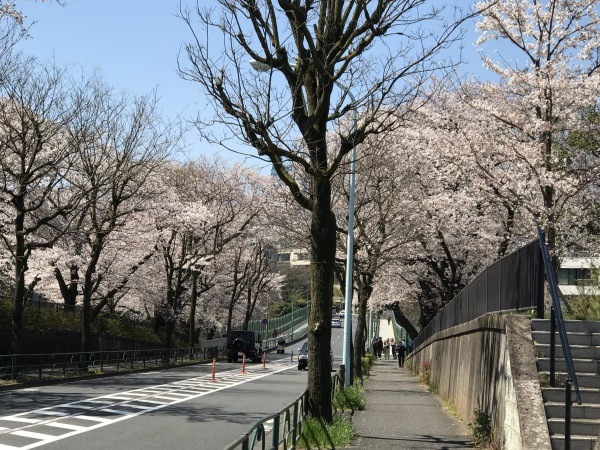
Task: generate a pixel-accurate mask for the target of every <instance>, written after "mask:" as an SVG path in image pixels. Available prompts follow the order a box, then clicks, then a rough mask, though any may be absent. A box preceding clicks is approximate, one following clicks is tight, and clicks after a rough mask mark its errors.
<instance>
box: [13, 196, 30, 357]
mask: <svg viewBox="0 0 600 450" xmlns="http://www.w3.org/2000/svg"><path fill="white" fill-rule="evenodd" d="M16 205H17V207H18V206H21V209H19V211H22V209H23V208H24V201H23V199H22V198H19V199H18V202H17V204H16ZM24 226H25V217H24V215H23V214H22V213H19V214H17V217H16V219H15V253H16V255H17V257H16V258H15V291H14V296H13V310H12V323H11V328H12V336H11V348H12V352H13V353H20V351H19V350H20V347H19V344H20V343H19V340H20V335H21V329H22V327H23V311H24V309H25V296H26V294H27V293H26V289H25V272H26V271H27V256H28V255H27V251H26V249H25V237H24V236H23V229H24Z"/></svg>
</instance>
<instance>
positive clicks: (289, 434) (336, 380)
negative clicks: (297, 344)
mask: <svg viewBox="0 0 600 450" xmlns="http://www.w3.org/2000/svg"><path fill="white" fill-rule="evenodd" d="M341 386H343V375H340V373H336V374H335V375H333V376H332V377H331V400H332V401H333V398H334V397H335V394H336V392H337V391H338V390H339V389H342V390H343V387H341ZM352 413H354V409H352ZM336 414H337V411H336ZM307 415H308V390H305V391H304V392H303V393H302V395H300V397H298V398H297V399H296V400H294V402H293V403H290V404H289V405H288V406H286V407H285V408H283V409H282V410H280V411H279V412H276V413H274V414H270V415H268V416H266V417H264V418H262V419H261V420H259V421H258V422H256V423H255V424H254V425H252V427H250V429H249V430H248V431H247V432H246V433H244V434H242V435H241V436H240V437H239V438H238V439H237V440H236V441H235V442H233V443H232V444H230V445H229V446H227V447H225V449H224V450H235V449H238V448H240V449H241V450H253V449H254V445H255V444H256V443H257V442H261V445H262V446H261V447H260V448H261V450H276V449H279V448H285V449H289V450H294V449H295V448H296V444H297V443H298V441H299V440H300V438H301V437H302V424H303V423H304V419H305V418H306V416H307ZM282 416H283V421H282V420H281V417H282ZM270 420H273V428H272V433H273V436H272V438H271V446H270V447H266V445H267V441H266V435H267V432H266V430H265V423H266V422H269V421H270ZM282 424H283V426H282Z"/></svg>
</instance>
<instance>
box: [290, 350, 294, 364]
mask: <svg viewBox="0 0 600 450" xmlns="http://www.w3.org/2000/svg"><path fill="white" fill-rule="evenodd" d="M290 362H294V350H292V354H291V355H290Z"/></svg>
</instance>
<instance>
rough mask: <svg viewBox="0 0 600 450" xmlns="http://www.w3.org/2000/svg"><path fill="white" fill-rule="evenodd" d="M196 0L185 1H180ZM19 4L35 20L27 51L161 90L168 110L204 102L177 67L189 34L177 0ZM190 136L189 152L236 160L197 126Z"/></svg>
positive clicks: (136, 90)
mask: <svg viewBox="0 0 600 450" xmlns="http://www.w3.org/2000/svg"><path fill="white" fill-rule="evenodd" d="M192 1H193V0H190V1H186V0H182V4H184V5H185V4H192ZM16 3H17V5H16V7H17V9H18V10H19V11H21V12H22V13H23V14H24V15H25V16H26V24H28V25H29V24H32V22H35V23H33V25H32V26H31V28H30V31H29V35H30V38H29V39H27V40H26V41H25V42H23V43H22V45H21V48H22V49H23V50H24V51H25V52H26V53H27V54H30V55H33V56H36V57H38V58H41V59H42V60H49V59H55V60H56V62H57V63H58V65H59V66H62V65H65V64H74V65H75V66H76V67H79V66H81V67H82V68H83V69H84V71H85V72H87V73H91V72H92V71H93V70H96V69H100V70H101V73H102V75H103V78H104V79H105V80H106V81H107V82H108V83H109V84H111V85H113V86H114V87H116V88H118V89H123V90H125V91H127V92H128V93H131V94H133V95H144V94H148V93H150V92H151V91H152V90H153V89H156V90H157V92H158V96H159V98H160V105H161V107H162V110H163V114H165V116H167V117H176V116H177V115H183V116H184V117H193V116H194V115H195V112H196V111H198V110H201V109H202V108H203V107H204V106H203V105H205V104H206V101H205V100H204V98H203V97H202V93H201V92H200V90H199V88H198V86H196V85H195V84H194V83H193V82H190V81H185V80H183V79H181V78H180V77H179V75H178V74H177V72H176V70H177V57H178V53H179V52H180V50H181V48H182V45H183V43H184V42H185V41H187V40H189V37H190V32H189V30H188V28H187V27H186V25H185V24H184V22H183V21H182V20H181V19H180V18H177V17H175V14H176V13H177V10H178V5H179V0H68V2H67V4H66V5H65V6H60V5H59V4H57V3H56V2H54V1H52V2H43V3H42V2H36V1H32V0H21V1H18V2H16ZM184 58H185V56H184ZM184 62H185V61H184ZM186 141H187V143H188V144H189V148H188V155H187V156H183V157H182V158H184V159H185V158H186V157H189V158H192V159H193V158H196V157H199V156H202V155H212V154H214V153H219V154H220V155H222V156H223V157H224V158H226V159H228V160H231V161H232V162H237V159H239V158H238V157H236V156H235V155H234V154H232V153H231V152H227V151H225V150H223V149H221V148H219V147H214V146H213V147H211V146H210V145H209V144H207V143H205V142H199V139H198V138H197V137H196V133H195V132H194V130H192V131H191V132H190V133H189V134H188V136H187V138H186Z"/></svg>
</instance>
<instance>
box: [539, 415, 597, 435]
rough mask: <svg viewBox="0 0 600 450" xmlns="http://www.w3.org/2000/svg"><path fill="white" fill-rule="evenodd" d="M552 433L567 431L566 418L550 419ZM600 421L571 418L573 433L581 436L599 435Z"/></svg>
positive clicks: (549, 425) (549, 424) (549, 428)
mask: <svg viewBox="0 0 600 450" xmlns="http://www.w3.org/2000/svg"><path fill="white" fill-rule="evenodd" d="M548 430H550V435H553V434H557V433H564V432H565V418H564V417H557V418H553V419H548ZM598 432H600V422H598V421H597V420H594V419H575V418H572V419H571V434H572V435H579V436H592V437H593V436H598Z"/></svg>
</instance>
